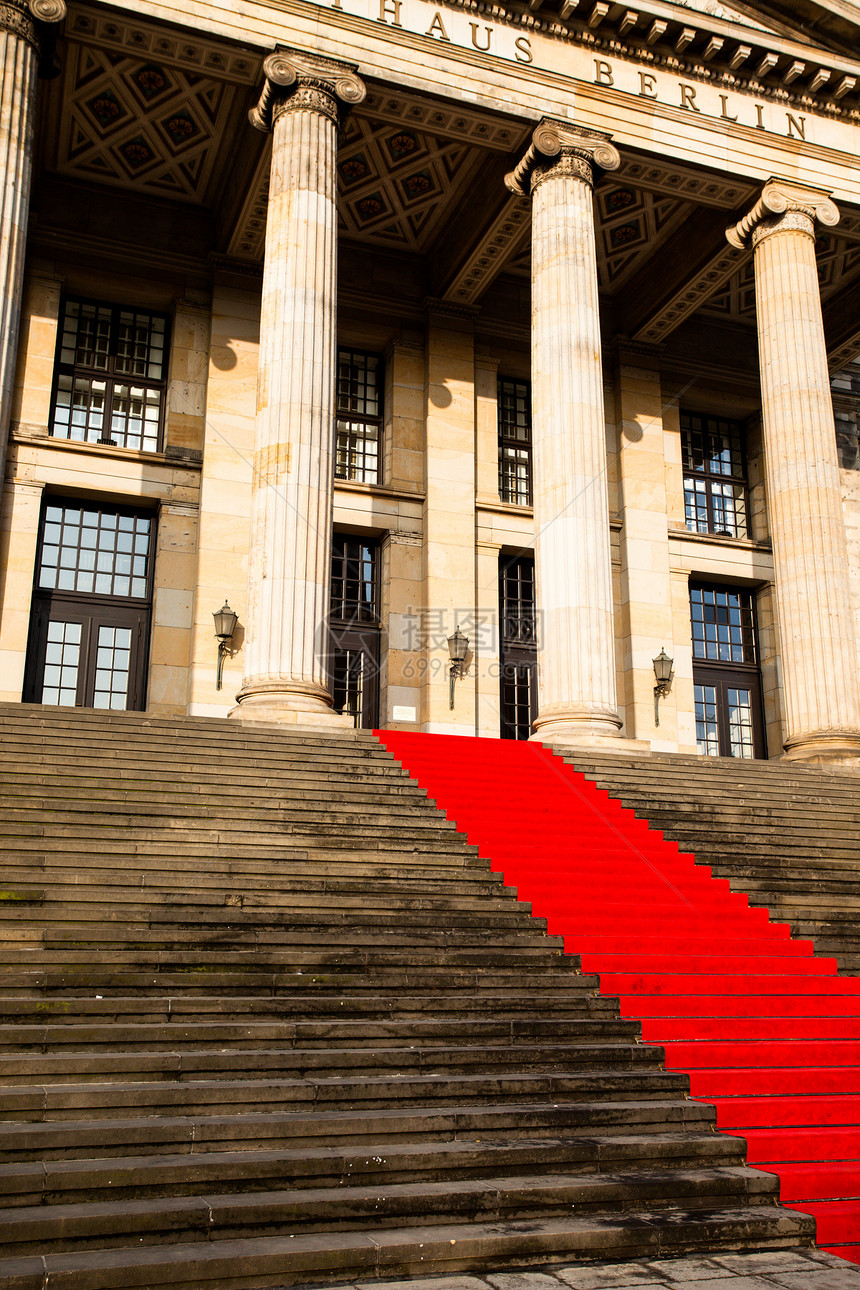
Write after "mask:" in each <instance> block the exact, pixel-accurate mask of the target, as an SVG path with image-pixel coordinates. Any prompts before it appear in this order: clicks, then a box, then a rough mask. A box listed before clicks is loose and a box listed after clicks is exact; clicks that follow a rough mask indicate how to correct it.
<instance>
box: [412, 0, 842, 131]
mask: <svg viewBox="0 0 860 1290" xmlns="http://www.w3.org/2000/svg"><path fill="white" fill-rule="evenodd" d="M437 2H438V3H439V4H440V5H441V6H442V7H445V8H449V9H460V10H466V11H468V12H469V13H472V14H476V15H481V16H483V17H484V18H485V19H487V20H489V21H491V22H497V23H503V24H504V25H506V26H511V27H519V28H523V29H524V30H525V31H526V32H528V31H534V32H538V33H540V34H541V35H542V36H548V37H550V38H553V39H557V40H562V41H565V42H566V43H568V44H575V45H579V46H583V47H585V48H587V49H590V50H592V51H593V52H594V53H595V54H596V55H600V56H603V57H604V58H617V59H624V60H626V61H628V62H634V63H636V64H639V65H642V66H647V67H652V68H657V69H660V70H664V71H668V72H671V73H674V74H675V75H679V76H683V77H685V78H686V79H687V80H691V81H699V82H702V83H706V84H711V85H713V86H715V87H717V88H722V89H726V90H729V91H732V92H737V93H747V94H751V95H754V96H755V97H757V98H760V99H765V100H768V101H771V102H775V103H778V104H781V105H783V106H785V107H788V108H795V109H797V110H801V111H815V112H821V113H825V114H827V115H829V116H834V117H838V118H843V119H848V120H852V119H853V120H858V121H860V103H858V98H860V63H858V61H857V60H855V59H851V58H845V59H840V58H839V57H838V55H836V54H834V53H833V52H831V51H828V50H821V49H817V48H815V47H811V48H809V47H807V46H805V45H804V44H802V43H801V42H800V41H798V40H795V39H788V38H786V37H785V36H780V35H777V34H775V33H772V32H769V31H765V30H758V29H757V28H752V27H743V28H738V27H737V26H734V25H733V24H732V23H731V22H729V21H728V20H721V19H717V18H714V17H713V16H712V15H710V14H707V13H704V12H701V11H699V10H685V11H684V14H683V16H682V15H680V14H677V13H675V14H671V13H670V16H669V17H668V18H666V17H661V16H660V15H664V14H666V13H669V12H670V11H669V9H668V7H667V6H664V5H659V6H655V5H650V4H648V5H643V6H640V7H639V8H637V9H635V10H634V9H628V8H625V9H624V10H623V11H622V14H621V16H620V17H619V19H618V20H617V21H618V23H619V27H618V30H617V31H613V30H611V23H610V21H609V20H608V19H600V20H599V21H598V22H597V23H596V25H595V26H592V25H591V23H590V22H589V24H588V25H586V26H584V27H578V26H575V25H573V24H572V23H570V22H569V21H565V20H563V19H562V18H561V14H558V15H555V14H554V15H552V17H550V16H549V15H547V17H545V18H544V17H540V16H538V14H537V12H536V11H537V10H538V9H539V8H540V7H541V5H542V3H543V0H528V7H523V8H522V9H520V8H519V7H516V8H514V7H511V8H507V7H505V6H504V5H503V4H499V3H494V0H437ZM577 7H578V5H577V4H576V3H574V4H570V3H569V0H568V2H567V3H565V0H562V11H563V10H564V9H565V8H567V9H568V10H569V11H570V10H572V9H575V8H577ZM652 10H653V13H652ZM630 14H632V15H633V17H634V19H635V22H634V24H633V30H636V31H637V34H638V35H639V36H640V38H641V43H640V42H639V41H636V40H631V39H629V37H628V35H627V32H628V30H629V29H630V26H629V22H628V18H629V15H630ZM654 15H657V16H656V17H655V16H654ZM640 19H644V20H645V21H644V24H643V25H641V26H638V27H637V25H636V24H638V23H639V20H640ZM582 21H583V22H585V18H584V17H583V19H582ZM604 23H605V25H604ZM601 26H602V27H603V30H602V31H601V30H598V28H599V27H601ZM682 27H683V29H684V30H689V31H691V32H692V35H693V37H694V39H693V41H692V42H690V45H689V48H688V47H687V46H686V45H683V44H682V43H681V41H682V39H683V35H682ZM655 33H656V34H655ZM745 63H749V64H750V72H749V73H748V74H746V75H744V73H743V72H742V71H741V70H740V69H741V68H742V67H743V65H744V64H745ZM786 63H787V65H786ZM789 69H791V70H789ZM797 69H800V70H799V71H798V70H797ZM769 77H772V79H770V80H769V79H768V78H769ZM849 96H850V98H851V99H852V102H851V103H843V102H842V99H843V98H845V99H847V98H848V97H849Z"/></svg>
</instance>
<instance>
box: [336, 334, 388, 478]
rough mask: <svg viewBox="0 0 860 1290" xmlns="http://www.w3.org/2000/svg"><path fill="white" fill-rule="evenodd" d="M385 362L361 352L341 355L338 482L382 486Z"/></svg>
mask: <svg viewBox="0 0 860 1290" xmlns="http://www.w3.org/2000/svg"><path fill="white" fill-rule="evenodd" d="M382 396H383V387H382V359H381V358H380V356H379V355H378V354H366V353H364V352H363V351H362V350H357V349H338V352H337V410H336V429H335V468H334V473H335V478H336V479H349V480H352V481H354V482H355V483H359V484H378V483H379V482H380V473H379V463H380V459H381V453H380V450H381V446H382Z"/></svg>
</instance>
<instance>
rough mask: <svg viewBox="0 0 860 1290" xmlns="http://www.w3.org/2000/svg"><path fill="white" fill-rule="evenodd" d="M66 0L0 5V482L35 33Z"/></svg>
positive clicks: (26, 197) (19, 275)
mask: <svg viewBox="0 0 860 1290" xmlns="http://www.w3.org/2000/svg"><path fill="white" fill-rule="evenodd" d="M65 13H66V5H65V0H29V3H27V0H4V3H3V4H2V5H0V484H2V480H3V477H4V471H5V462H6V441H7V437H8V433H9V417H10V415H11V408H12V390H13V385H14V380H15V363H16V356H17V350H18V328H19V325H20V318H21V295H22V289H23V278H24V252H25V248H26V241H27V218H28V216H29V212H30V186H31V179H32V172H33V131H34V124H35V110H36V77H37V73H38V63H39V32H40V25H39V24H42V23H54V22H59V21H60V20H61V19H62V18H64V17H65Z"/></svg>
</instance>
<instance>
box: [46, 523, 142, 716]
mask: <svg viewBox="0 0 860 1290" xmlns="http://www.w3.org/2000/svg"><path fill="white" fill-rule="evenodd" d="M153 535H154V517H153V516H152V515H151V514H145V513H142V512H134V511H131V510H126V509H118V508H112V507H103V506H99V505H97V504H95V503H91V502H72V501H66V500H65V499H56V500H54V499H50V500H49V501H48V502H47V504H46V506H45V508H44V510H43V515H42V524H41V530H40V540H39V551H38V557H37V566H36V569H37V571H36V586H35V589H34V591H33V600H32V606H31V613H30V636H29V644H28V652H27V669H26V674H25V681H24V700H25V701H26V702H30V703H47V704H57V705H58V706H60V707H84V708H107V709H113V710H121V709H125V708H132V709H143V708H144V707H145V706H146V661H147V649H148V641H149V625H150V600H151V565H152V559H151V554H152V540H153Z"/></svg>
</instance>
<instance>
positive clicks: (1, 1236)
mask: <svg viewBox="0 0 860 1290" xmlns="http://www.w3.org/2000/svg"><path fill="white" fill-rule="evenodd" d="M774 1191H775V1187H774V1180H773V1179H772V1178H771V1177H770V1176H769V1175H767V1174H763V1173H759V1174H754V1173H751V1172H750V1171H748V1170H745V1169H733V1168H731V1167H730V1166H726V1167H723V1168H719V1169H716V1170H703V1169H677V1170H673V1171H664V1172H663V1173H660V1172H659V1171H655V1172H654V1175H653V1176H646V1177H644V1178H643V1176H642V1173H641V1172H638V1173H637V1172H636V1171H633V1170H631V1171H628V1172H617V1173H609V1174H603V1175H599V1176H598V1175H595V1174H588V1173H585V1174H577V1173H549V1174H544V1173H541V1174H532V1175H529V1174H521V1175H516V1174H515V1175H512V1176H505V1175H502V1176H501V1177H497V1178H492V1179H489V1180H488V1179H484V1178H465V1179H459V1180H457V1181H445V1182H431V1181H426V1180H424V1181H421V1182H417V1183H391V1184H386V1186H385V1192H384V1194H380V1189H379V1186H378V1185H376V1186H374V1185H372V1184H371V1185H368V1184H365V1185H363V1186H358V1185H347V1186H341V1187H338V1188H331V1187H305V1188H299V1189H296V1188H290V1189H289V1190H281V1191H269V1192H243V1193H242V1192H240V1193H238V1194H233V1195H229V1194H228V1195H223V1196H217V1197H214V1198H210V1197H205V1198H204V1197H200V1198H198V1197H194V1196H176V1197H170V1198H165V1199H155V1198H148V1199H144V1200H134V1201H129V1200H125V1201H113V1202H111V1201H102V1202H100V1203H98V1202H97V1203H92V1204H88V1205H81V1204H68V1205H63V1206H62V1209H61V1211H60V1212H59V1213H58V1212H57V1206H53V1205H49V1206H43V1205H36V1206H27V1207H21V1208H18V1209H9V1210H6V1211H5V1213H4V1214H0V1244H2V1248H3V1250H4V1251H5V1254H6V1257H13V1256H18V1255H22V1254H37V1253H38V1254H45V1253H46V1252H47V1251H51V1252H54V1253H56V1252H58V1251H62V1250H70V1249H71V1250H87V1249H97V1250H106V1249H116V1248H117V1247H120V1246H123V1245H125V1244H127V1243H129V1242H131V1241H135V1240H137V1241H140V1240H145V1241H146V1242H147V1243H149V1244H156V1243H157V1244H167V1243H170V1242H172V1241H175V1240H176V1233H177V1231H179V1232H181V1233H182V1237H183V1239H184V1240H185V1241H188V1240H193V1239H194V1238H195V1237H196V1239H197V1240H199V1241H223V1240H230V1239H234V1238H236V1237H237V1236H255V1237H259V1236H266V1235H277V1234H279V1233H281V1232H284V1231H287V1230H288V1229H289V1228H291V1227H293V1228H300V1229H301V1230H302V1231H303V1232H314V1231H320V1230H325V1228H326V1227H330V1226H331V1225H333V1224H336V1225H337V1226H338V1227H339V1228H340V1229H342V1230H353V1231H355V1230H356V1229H358V1228H365V1227H369V1228H370V1229H371V1230H373V1229H374V1228H377V1227H381V1226H385V1225H388V1224H390V1223H392V1222H396V1223H398V1224H401V1225H415V1226H419V1225H420V1226H422V1227H425V1226H430V1225H433V1224H449V1223H451V1222H463V1221H474V1220H475V1219H480V1220H483V1221H485V1222H488V1221H498V1222H504V1221H506V1220H510V1219H511V1218H513V1217H515V1218H516V1219H517V1221H518V1222H522V1221H524V1220H528V1219H531V1218H538V1219H546V1218H548V1217H550V1216H562V1215H564V1216H567V1215H568V1214H569V1213H570V1212H571V1210H575V1211H576V1213H577V1214H578V1215H580V1216H581V1215H582V1214H588V1213H593V1212H597V1213H603V1212H606V1211H610V1212H614V1213H616V1214H622V1213H625V1212H629V1211H632V1210H635V1209H637V1208H639V1207H640V1206H641V1205H642V1202H643V1200H646V1199H653V1201H654V1202H655V1204H656V1206H658V1207H661V1208H663V1207H668V1206H669V1205H677V1204H682V1205H683V1206H684V1207H685V1209H687V1210H688V1211H695V1210H696V1209H698V1208H700V1207H701V1205H702V1204H703V1203H710V1199H711V1198H713V1197H715V1196H716V1197H717V1198H718V1199H720V1200H721V1201H722V1202H723V1204H724V1205H725V1206H726V1208H731V1207H732V1206H733V1205H735V1206H737V1205H740V1206H744V1205H746V1204H755V1203H764V1204H767V1203H768V1202H772V1201H773V1200H774V1199H775V1197H774ZM703 1198H706V1199H703Z"/></svg>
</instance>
